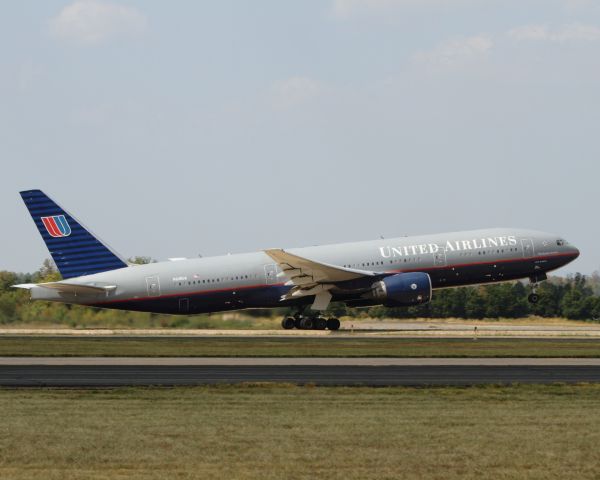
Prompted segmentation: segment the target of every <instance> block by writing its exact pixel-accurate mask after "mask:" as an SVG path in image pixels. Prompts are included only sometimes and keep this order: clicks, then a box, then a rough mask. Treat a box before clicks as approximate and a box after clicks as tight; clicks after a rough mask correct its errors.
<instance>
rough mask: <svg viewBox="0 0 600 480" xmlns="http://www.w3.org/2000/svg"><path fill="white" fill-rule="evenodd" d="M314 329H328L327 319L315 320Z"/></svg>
mask: <svg viewBox="0 0 600 480" xmlns="http://www.w3.org/2000/svg"><path fill="white" fill-rule="evenodd" d="M313 328H314V329H315V330H325V329H326V328H327V319H326V318H323V317H317V318H315V321H314V322H313Z"/></svg>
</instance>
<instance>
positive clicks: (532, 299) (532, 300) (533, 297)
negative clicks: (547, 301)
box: [527, 293, 540, 303]
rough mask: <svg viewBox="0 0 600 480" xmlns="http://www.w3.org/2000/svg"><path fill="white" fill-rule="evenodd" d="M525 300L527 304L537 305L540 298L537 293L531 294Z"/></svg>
mask: <svg viewBox="0 0 600 480" xmlns="http://www.w3.org/2000/svg"><path fill="white" fill-rule="evenodd" d="M527 300H529V303H538V301H539V300H540V296H539V295H538V294H537V293H532V294H531V295H529V296H528V297H527Z"/></svg>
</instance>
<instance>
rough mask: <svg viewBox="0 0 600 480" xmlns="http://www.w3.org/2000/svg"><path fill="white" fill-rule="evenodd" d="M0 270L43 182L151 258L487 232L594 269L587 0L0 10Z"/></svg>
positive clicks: (14, 253)
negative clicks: (532, 232) (546, 248)
mask: <svg viewBox="0 0 600 480" xmlns="http://www.w3.org/2000/svg"><path fill="white" fill-rule="evenodd" d="M0 8H1V14H0V161H1V162H2V168H1V176H0V202H1V205H2V209H1V212H2V225H3V226H4V228H8V227H9V226H10V230H11V234H10V235H7V234H5V235H3V236H2V240H1V245H2V249H1V251H2V253H1V256H0V269H8V270H16V271H33V270H35V269H37V268H38V267H39V265H40V264H41V262H42V261H43V259H44V258H46V257H48V253H47V251H46V249H45V247H44V245H43V243H42V241H41V239H40V238H39V235H38V233H37V232H36V231H35V229H34V225H33V223H32V221H31V219H30V217H29V214H28V213H27V211H26V209H25V207H24V206H23V204H22V203H21V199H20V197H19V195H18V193H17V192H18V191H19V190H22V189H31V188H41V189H43V190H45V191H46V192H47V193H49V194H50V195H51V196H52V197H53V198H54V199H55V200H56V201H57V202H58V203H60V204H61V205H63V206H64V207H66V208H67V209H68V210H70V211H71V212H72V213H73V214H74V215H75V216H77V217H79V218H80V219H81V220H83V222H84V223H86V224H87V225H88V226H89V227H90V228H91V229H92V230H93V231H94V232H96V233H98V234H99V235H100V237H101V238H103V239H104V240H106V241H107V242H108V243H109V244H110V245H112V246H113V247H114V248H115V249H116V250H117V251H118V252H120V253H122V254H123V255H125V256H132V255H149V256H152V257H155V258H157V259H165V258H167V257H182V256H196V255H198V254H203V255H215V254H223V253H227V252H244V251H252V250H258V249H261V248H268V247H292V246H304V245H312V244H323V243H333V242H343V241H353V240H366V239H373V238H377V237H379V235H384V236H386V237H391V236H399V235H404V234H419V233H435V232H443V231H455V230H464V229H473V228H483V227H493V226H514V227H526V228H533V229H538V230H544V231H550V232H557V233H559V234H560V235H562V236H564V237H565V238H567V239H568V240H570V241H571V242H572V243H574V244H575V245H577V246H578V247H579V248H580V249H581V251H582V255H581V257H580V259H579V260H577V262H575V263H573V264H571V265H570V266H569V267H567V269H564V270H563V272H565V273H566V272H573V271H582V272H585V273H591V272H592V271H594V270H596V269H599V268H600V247H599V246H598V239H599V238H600V222H599V221H598V213H597V210H598V205H597V202H596V199H597V197H598V196H597V194H596V188H597V186H598V182H599V180H598V179H599V178H600V165H599V161H600V2H599V1H597V0H590V1H585V0H498V1H493V0H321V1H316V0H315V1H307V0H301V1H300V0H298V1H295V2H291V1H281V0H274V1H258V0H257V1H252V2H249V1H241V0H240V1H237V2H234V1H227V0H219V1H211V2H208V1H205V2H201V1H169V2H166V1H143V2H142V1H125V0H124V1H114V2H110V3H109V2H104V1H96V0H89V1H85V0H84V1H75V2H69V1H51V0H46V1H44V2H39V1H33V0H29V1H26V0H21V1H19V2H14V1H8V0H0Z"/></svg>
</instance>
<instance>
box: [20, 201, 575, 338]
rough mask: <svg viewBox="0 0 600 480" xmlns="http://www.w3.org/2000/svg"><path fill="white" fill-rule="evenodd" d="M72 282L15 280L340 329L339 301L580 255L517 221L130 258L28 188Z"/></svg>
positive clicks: (116, 304) (146, 308) (81, 296)
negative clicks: (281, 314) (260, 312)
mask: <svg viewBox="0 0 600 480" xmlns="http://www.w3.org/2000/svg"><path fill="white" fill-rule="evenodd" d="M21 197H22V198H23V201H24V202H25V205H26V206H27V208H28V209H29V213H30V214H31V216H32V217H33V221H34V223H35V225H36V227H37V229H38V231H39V232H40V234H41V236H42V238H43V240H44V242H45V243H46V246H47V247H48V250H49V251H50V255H51V256H52V258H53V260H54V262H55V263H56V266H57V268H58V270H59V271H60V273H61V275H62V277H63V280H61V281H58V282H47V283H39V284H24V285H15V287H18V288H25V289H28V290H29V291H30V293H31V298H32V299H33V300H44V301H52V302H63V303H70V304H79V305H88V306H92V307H100V308H114V309H123V310H136V311H143V312H155V313H167V314H181V315H189V314H198V313H207V312H222V311H228V310H240V309H247V308H274V307H282V306H287V307H293V308H294V310H295V311H296V314H295V315H293V316H290V317H287V318H284V319H283V320H282V327H283V328H285V329H292V328H299V329H319V330H324V329H330V330H337V329H339V327H340V322H339V320H338V319H337V318H333V317H329V318H327V317H325V316H323V314H322V312H324V311H325V310H326V309H327V307H328V306H329V304H330V302H344V303H345V304H346V305H348V306H350V307H367V306H372V305H385V306H390V307H404V306H412V305H420V304H424V303H427V302H429V301H430V300H431V298H432V295H433V290H436V289H440V288H448V287H459V286H463V285H475V284H484V283H492V282H503V281H510V280H518V279H529V280H530V282H531V283H532V285H533V289H532V292H533V293H532V294H531V295H530V296H529V301H530V302H534V303H535V302H537V300H538V295H537V293H536V286H537V285H538V283H539V282H541V281H543V280H545V279H546V274H547V272H549V271H552V270H555V269H557V268H560V267H562V266H564V265H566V264H567V263H569V262H571V261H573V260H574V259H576V258H577V257H578V256H579V250H577V248H575V247H574V246H573V245H571V244H569V243H568V242H567V241H566V240H565V239H563V238H562V237H560V236H558V235H554V234H551V233H544V232H538V231H533V230H524V229H517V228H493V229H485V230H473V231H465V232H453V233H443V234H436V235H423V236H415V237H401V238H393V239H379V240H373V241H365V242H355V243H342V244H337V245H324V246H316V247H306V248H293V249H285V250H284V249H280V248H272V249H266V250H263V251H260V252H254V253H243V254H236V255H226V256H217V257H208V258H193V259H174V260H171V261H167V262H159V263H150V264H147V265H130V264H128V262H127V261H126V260H125V259H124V258H123V257H121V256H120V255H119V254H118V253H116V252H115V251H114V250H113V249H111V248H110V247H109V246H108V245H106V244H105V243H104V242H102V241H101V240H100V239H99V238H98V237H96V236H94V235H93V234H92V233H91V232H90V231H89V230H88V229H86V228H85V227H84V226H83V225H82V224H81V223H80V222H79V221H77V220H76V219H75V217H73V216H72V215H71V214H69V213H68V212H67V211H65V210H64V209H62V208H61V207H60V206H59V205H58V204H57V203H55V202H54V201H53V200H51V199H50V198H49V197H48V196H47V195H45V194H44V193H43V192H42V191H40V190H29V191H24V192H21Z"/></svg>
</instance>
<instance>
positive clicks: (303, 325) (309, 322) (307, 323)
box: [300, 317, 313, 330]
mask: <svg viewBox="0 0 600 480" xmlns="http://www.w3.org/2000/svg"><path fill="white" fill-rule="evenodd" d="M312 328H313V319H312V318H310V317H304V318H303V319H302V320H300V329H302V330H311V329H312Z"/></svg>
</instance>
